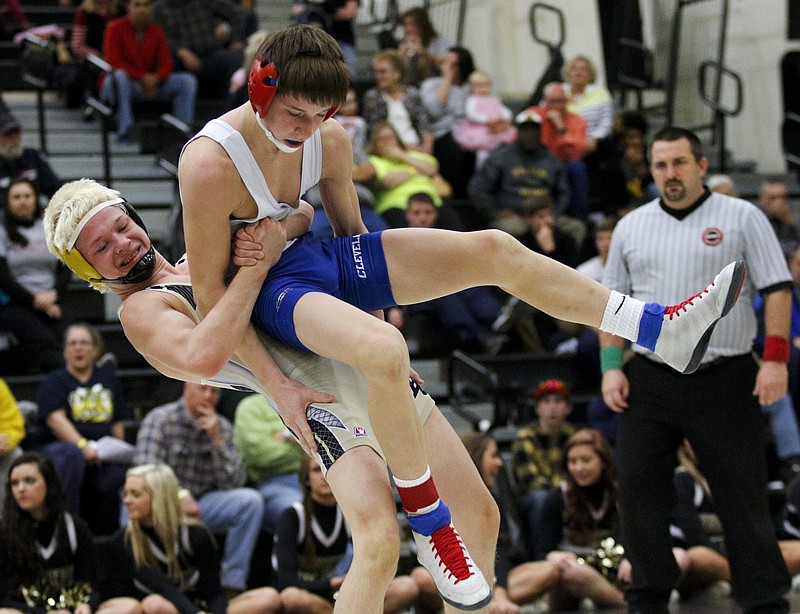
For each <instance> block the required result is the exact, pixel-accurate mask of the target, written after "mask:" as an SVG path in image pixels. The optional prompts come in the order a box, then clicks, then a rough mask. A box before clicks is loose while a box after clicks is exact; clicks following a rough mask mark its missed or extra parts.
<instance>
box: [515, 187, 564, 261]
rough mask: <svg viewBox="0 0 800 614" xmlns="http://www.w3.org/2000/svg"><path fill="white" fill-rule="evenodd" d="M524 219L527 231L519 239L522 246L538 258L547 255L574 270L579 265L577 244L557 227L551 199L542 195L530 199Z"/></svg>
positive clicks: (524, 208)
mask: <svg viewBox="0 0 800 614" xmlns="http://www.w3.org/2000/svg"><path fill="white" fill-rule="evenodd" d="M522 215H523V219H524V220H525V223H526V224H527V229H526V230H525V232H524V233H523V234H522V235H521V236H520V237H519V241H520V243H522V244H523V245H524V246H525V247H527V248H528V249H530V250H532V251H534V252H536V253H537V254H544V255H545V256H548V257H549V258H552V259H553V260H557V261H558V262H560V263H561V264H566V265H567V266H568V267H570V268H573V269H574V268H575V266H576V265H577V264H578V242H577V241H576V237H575V236H574V235H573V234H571V233H569V232H567V231H565V230H562V229H561V228H560V227H559V226H558V225H557V224H556V216H555V208H554V207H553V199H552V198H551V197H550V195H549V194H542V195H541V196H533V197H531V198H530V199H528V201H527V202H526V203H525V206H524V207H523V210H522Z"/></svg>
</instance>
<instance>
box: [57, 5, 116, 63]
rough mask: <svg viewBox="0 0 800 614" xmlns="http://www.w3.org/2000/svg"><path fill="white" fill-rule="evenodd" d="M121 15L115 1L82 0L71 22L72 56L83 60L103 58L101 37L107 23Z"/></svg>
mask: <svg viewBox="0 0 800 614" xmlns="http://www.w3.org/2000/svg"><path fill="white" fill-rule="evenodd" d="M121 14H122V11H121V10H120V8H119V6H118V4H117V0H83V2H82V3H81V5H80V6H79V7H78V10H77V11H75V17H74V18H73V22H72V39H71V41H70V47H71V49H72V55H74V56H75V57H76V58H77V59H79V60H85V59H86V58H88V57H89V56H90V55H96V56H98V57H101V58H102V57H103V35H104V33H105V31H106V26H107V25H108V23H109V22H110V21H112V20H114V19H116V18H117V17H119V16H120V15H121Z"/></svg>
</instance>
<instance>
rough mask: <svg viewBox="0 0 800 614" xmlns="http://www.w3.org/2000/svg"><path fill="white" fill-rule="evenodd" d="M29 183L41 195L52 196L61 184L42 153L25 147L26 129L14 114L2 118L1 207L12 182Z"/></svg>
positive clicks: (1, 115)
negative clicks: (23, 143)
mask: <svg viewBox="0 0 800 614" xmlns="http://www.w3.org/2000/svg"><path fill="white" fill-rule="evenodd" d="M18 177H21V178H24V179H29V180H30V181H31V182H33V184H34V186H36V189H37V192H38V193H39V194H40V195H44V196H48V197H50V196H52V195H53V194H55V192H56V190H57V189H58V188H59V187H61V180H60V179H59V178H58V176H57V175H56V174H55V172H54V171H53V169H52V168H51V167H50V163H49V162H48V161H47V157H46V156H45V155H44V154H43V153H42V152H41V151H39V150H38V149H34V148H32V147H23V145H22V127H21V126H20V124H19V122H18V121H17V120H16V119H15V118H14V116H13V115H12V114H11V113H10V112H6V113H2V114H0V199H2V200H0V203H5V191H6V189H7V188H8V186H9V184H10V183H11V180H12V179H16V178H18Z"/></svg>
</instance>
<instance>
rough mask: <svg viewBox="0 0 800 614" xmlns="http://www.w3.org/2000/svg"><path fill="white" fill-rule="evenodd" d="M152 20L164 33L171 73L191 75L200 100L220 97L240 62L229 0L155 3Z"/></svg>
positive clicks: (238, 28)
mask: <svg viewBox="0 0 800 614" xmlns="http://www.w3.org/2000/svg"><path fill="white" fill-rule="evenodd" d="M153 20H154V21H155V22H156V23H157V24H159V25H160V26H161V27H162V28H164V31H165V32H166V34H167V40H168V41H169V44H170V48H171V49H172V57H173V63H174V68H175V70H179V71H184V70H188V71H189V72H192V73H194V74H195V76H196V77H197V81H198V85H199V96H200V97H201V98H202V97H205V98H215V99H218V98H224V97H225V96H226V95H227V93H228V86H229V84H230V81H231V76H233V73H235V72H236V70H237V69H238V68H239V67H240V66H241V65H242V60H243V49H244V32H243V23H242V15H241V11H240V9H239V7H238V5H236V4H234V3H233V2H231V1H230V0H157V1H156V2H155V4H154V5H153ZM226 24H227V25H226Z"/></svg>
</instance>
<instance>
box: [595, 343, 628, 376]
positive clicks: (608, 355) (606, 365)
mask: <svg viewBox="0 0 800 614" xmlns="http://www.w3.org/2000/svg"><path fill="white" fill-rule="evenodd" d="M622 364H623V360H622V348H620V347H610V348H603V349H601V350H600V371H601V372H602V373H605V372H606V371H610V370H611V369H622Z"/></svg>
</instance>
